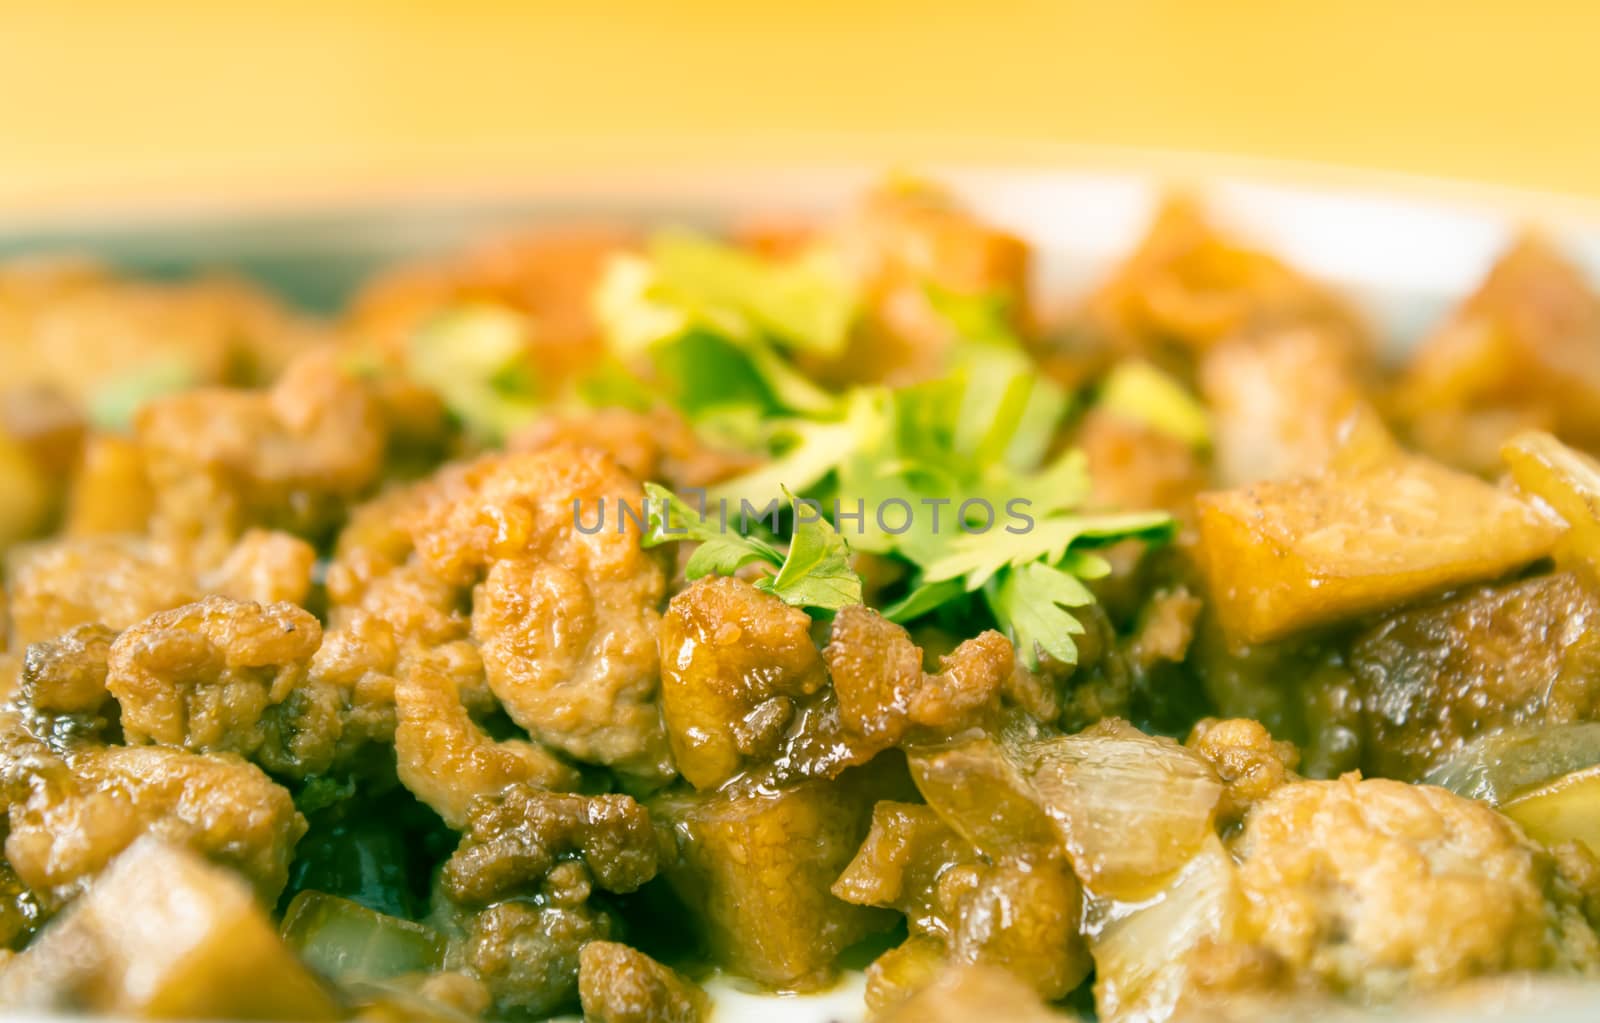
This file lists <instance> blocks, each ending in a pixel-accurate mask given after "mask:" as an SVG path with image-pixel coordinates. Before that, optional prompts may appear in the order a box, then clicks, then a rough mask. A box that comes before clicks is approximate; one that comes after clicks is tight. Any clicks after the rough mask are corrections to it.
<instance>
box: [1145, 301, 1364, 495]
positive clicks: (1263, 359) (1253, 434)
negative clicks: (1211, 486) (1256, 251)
mask: <svg viewBox="0 0 1600 1023" xmlns="http://www.w3.org/2000/svg"><path fill="white" fill-rule="evenodd" d="M1361 369H1362V367H1361V366H1359V365H1358V363H1357V360H1356V358H1355V357H1354V354H1353V353H1352V352H1351V350H1350V346H1349V344H1348V343H1346V342H1345V341H1344V340H1343V338H1342V337H1341V336H1340V335H1339V334H1337V333H1335V332H1332V331H1329V330H1328V329H1326V328H1321V329H1319V328H1317V327H1288V328H1284V329H1281V330H1274V331H1270V332H1266V333H1263V334H1261V335H1260V336H1256V337H1249V338H1239V339H1235V340H1231V341H1227V342H1224V343H1222V344H1219V345H1217V346H1216V347H1215V348H1212V349H1211V350H1209V351H1208V352H1206V353H1205V355H1204V356H1203V358H1202V359H1201V362H1200V370H1199V378H1200V391H1201V394H1202V395H1203V397H1204V398H1205V401H1206V406H1207V407H1208V409H1209V410H1210V412H1211V432H1212V445H1213V456H1214V463H1215V475H1216V479H1217V481H1218V482H1219V483H1221V484H1222V485H1223V486H1228V487H1237V486H1244V485H1246V484H1250V483H1256V482H1259V481H1261V480H1281V479H1288V478H1291V477H1294V476H1303V475H1305V474H1307V473H1309V472H1315V471H1316V470H1318V469H1321V468H1323V467H1325V466H1327V465H1328V464H1330V463H1331V462H1332V461H1333V458H1334V455H1335V453H1336V452H1337V451H1338V449H1339V448H1340V447H1341V446H1342V443H1343V441H1344V440H1345V438H1344V437H1343V436H1342V435H1343V434H1344V433H1345V432H1346V431H1347V430H1348V429H1349V428H1350V427H1351V417H1352V415H1353V414H1358V413H1359V414H1363V415H1366V416H1373V415H1374V414H1373V413H1372V411H1371V410H1370V409H1368V408H1367V407H1366V404H1365V398H1364V397H1363V396H1362V390H1363V388H1362V379H1361ZM1128 507H1143V506H1142V505H1130V506H1128Z"/></svg>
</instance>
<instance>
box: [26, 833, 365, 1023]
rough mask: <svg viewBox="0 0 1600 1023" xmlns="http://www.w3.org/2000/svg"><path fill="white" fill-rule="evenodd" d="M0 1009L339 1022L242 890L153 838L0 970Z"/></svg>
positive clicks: (318, 986)
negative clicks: (4, 1006)
mask: <svg viewBox="0 0 1600 1023" xmlns="http://www.w3.org/2000/svg"><path fill="white" fill-rule="evenodd" d="M0 1004H4V1005H6V1006H8V1007H10V1008H11V1009H13V1010H15V1009H19V1008H24V1007H26V1008H32V1009H35V1010H44V1011H49V1010H56V1011H78V1012H90V1013H97V1014H99V1013H103V1014H106V1015H120V1016H127V1017H134V1016H137V1017H141V1018H154V1019H164V1018H179V1019H262V1020H274V1019H297V1020H324V1019H327V1020H331V1019H336V1018H337V1017H338V1011H337V1009H336V1007H335V1004H334V999H333V997H332V995H331V993H330V992H329V991H327V989H326V988H325V987H324V985H323V983H322V982H321V981H320V980H318V979H317V978H315V977H314V976H313V975H312V973H311V972H310V971H309V970H307V969H306V967H305V966H304V965H303V964H302V963H301V962H300V961H299V960H298V959H297V958H295V956H294V953H292V952H291V951H290V950H289V949H288V948H287V947H286V946H285V945H284V943H283V941H282V940H281V939H280V938H279V937H278V932H277V928H275V927H274V926H273V924H272V921H271V920H270V919H269V918H268V916H267V914H266V912H265V911H264V910H263V909H262V907H261V906H260V904H259V903H258V902H257V901H256V897H255V893H254V892H252V891H251V890H250V889H249V887H248V886H247V885H245V884H243V883H241V882H240V881H239V879H238V878H236V877H233V876H231V875H229V874H228V873H227V872H225V871H222V870H218V869H217V868H216V867H214V866H211V865H209V864H207V863H206V862H205V861H203V860H201V859H199V858H198V857H196V856H195V855H194V854H192V853H190V852H188V851H187V850H185V849H183V848H182V847H181V846H176V845H171V844H168V843H165V842H163V841H162V840H160V839H158V838H153V837H152V838H145V839H142V840H140V841H139V842H137V843H135V844H134V845H133V846H132V847H130V848H129V849H128V850H127V851H126V852H125V853H123V854H122V855H121V856H119V857H117V860H116V862H115V863H113V864H112V865H111V867H110V868H109V869H107V870H106V872H105V873H104V874H103V875H101V877H100V878H99V879H97V880H96V881H95V883H94V885H93V887H91V888H90V889H89V891H88V893H87V894H85V895H84V897H83V898H82V899H80V900H79V901H78V902H77V903H76V904H75V905H73V906H72V907H71V908H70V909H69V910H68V911H67V912H66V913H65V914H64V915H63V916H61V917H60V918H59V919H57V920H55V921H53V922H52V923H51V924H50V926H49V927H48V928H47V929H46V930H45V931H44V933H43V934H41V935H40V936H39V938H38V939H37V940H36V941H35V942H34V943H33V944H32V945H31V946H30V947H29V948H28V949H27V951H25V952H23V953H22V954H21V955H19V956H17V957H16V958H14V959H12V960H11V961H10V962H9V963H6V964H5V965H4V966H0Z"/></svg>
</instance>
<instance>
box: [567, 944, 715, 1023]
mask: <svg viewBox="0 0 1600 1023" xmlns="http://www.w3.org/2000/svg"><path fill="white" fill-rule="evenodd" d="M578 996H579V998H580V999H581V1001H582V1003H583V1018H584V1019H585V1020H588V1021H589V1023H701V1020H703V1019H705V1018H706V1017H707V1016H708V1015H710V1013H711V1002H710V1000H709V999H708V998H706V993H705V992H704V991H702V990H701V989H700V985H698V984H696V983H695V982H694V981H692V980H690V979H688V978H687V977H685V976H683V975H682V974H680V973H678V972H677V971H676V970H673V969H671V968H669V967H666V966H663V965H661V964H660V963H658V962H656V961H655V960H654V959H651V958H650V957H649V956H647V955H645V954H644V953H643V952H640V951H638V950H637V949H632V948H629V947H628V946H627V945H622V944H618V943H617V942H615V941H591V942H589V943H588V944H587V945H585V946H583V951H582V952H581V953H579V956H578Z"/></svg>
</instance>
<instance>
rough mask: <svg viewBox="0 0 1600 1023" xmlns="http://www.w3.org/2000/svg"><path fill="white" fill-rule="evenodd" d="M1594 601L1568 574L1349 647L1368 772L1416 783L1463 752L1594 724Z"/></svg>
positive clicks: (1463, 603) (1457, 605)
mask: <svg viewBox="0 0 1600 1023" xmlns="http://www.w3.org/2000/svg"><path fill="white" fill-rule="evenodd" d="M1597 619H1600V594H1597V593H1596V592H1595V588H1594V586H1593V584H1592V583H1590V582H1589V581H1588V580H1587V579H1586V578H1585V577H1584V576H1583V575H1581V574H1580V573H1578V572H1575V571H1567V572H1556V573H1553V574H1550V575H1541V576H1536V577H1534V578H1531V579H1525V580H1522V581H1520V582H1514V583H1503V584H1495V585H1490V586H1479V587H1474V588H1472V589H1469V590H1467V591H1465V592H1463V593H1460V594H1457V595H1455V596H1452V597H1450V598H1449V599H1447V600H1444V601H1441V602H1439V603H1436V604H1433V605H1431V606H1427V607H1419V608H1413V609H1410V610H1407V611H1401V612H1399V613H1397V614H1394V615H1391V616H1389V617H1387V618H1385V619H1384V620H1383V621H1382V622H1379V623H1378V624H1376V625H1374V626H1372V627H1371V628H1370V629H1368V630H1366V631H1365V632H1363V633H1361V634H1360V635H1359V636H1357V637H1356V638H1355V639H1354V640H1352V641H1351V644H1350V647H1349V652H1348V655H1347V660H1348V662H1349V664H1350V667H1351V669H1352V670H1353V671H1354V673H1355V677H1356V679H1357V681H1358V682H1359V685H1360V694H1361V705H1362V708H1363V715H1362V716H1363V720H1364V723H1365V727H1366V733H1367V734H1366V742H1365V749H1366V760H1365V766H1366V768H1367V769H1368V770H1370V771H1372V772H1373V773H1376V774H1380V775H1384V776H1386V777H1391V778H1400V779H1402V780H1406V781H1414V780H1416V779H1418V778H1421V777H1422V776H1423V775H1425V774H1427V772H1428V770H1429V769H1430V768H1431V767H1433V766H1435V765H1436V764H1438V763H1439V762H1440V761H1442V760H1443V759H1445V758H1447V757H1448V756H1449V755H1450V754H1452V753H1454V752H1456V751H1457V750H1459V749H1460V748H1461V747H1462V746H1463V745H1465V744H1466V743H1467V742H1468V741H1470V740H1471V739H1473V738H1475V737H1476V736H1479V735H1485V734H1488V733H1490V732H1494V731H1498V730H1500V729H1504V728H1508V727H1512V726H1516V725H1529V726H1541V725H1555V724H1562V723H1566V722H1573V721H1591V720H1594V719H1595V718H1596V717H1597V716H1600V684H1597V682H1600V635H1596V634H1595V630H1594V629H1593V628H1592V627H1591V623H1593V622H1595V621H1596V620H1597Z"/></svg>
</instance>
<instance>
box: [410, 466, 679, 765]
mask: <svg viewBox="0 0 1600 1023" xmlns="http://www.w3.org/2000/svg"><path fill="white" fill-rule="evenodd" d="M643 499H644V491H643V488H642V487H641V486H640V484H639V483H638V482H637V481H636V480H634V479H633V478H631V477H630V476H628V475H627V474H626V473H625V472H623V471H622V470H621V469H620V468H618V467H617V465H616V463H615V462H613V461H612V460H611V459H610V458H609V457H607V456H606V455H604V454H602V453H600V452H596V451H591V450H587V449H581V448H558V449H552V450H547V451H540V452H531V453H521V454H510V455H504V456H492V457H488V458H484V459H482V460H480V461H478V462H476V463H474V464H473V465H471V466H470V467H468V468H467V469H466V470H465V471H464V472H462V473H459V474H455V475H450V476H447V477H446V478H445V479H444V481H443V483H442V485H441V487H440V492H439V494H438V495H437V497H436V499H435V500H434V501H433V502H432V503H431V504H430V506H429V507H428V509H427V510H426V511H425V512H424V513H423V514H422V515H421V516H419V520H418V522H417V524H416V525H415V527H414V536H415V539H416V545H417V550H418V552H419V553H420V554H421V556H422V557H423V559H424V560H425V561H426V562H427V564H428V566H429V567H430V568H431V569H432V570H433V571H434V573H435V574H437V575H438V576H439V577H440V578H441V579H443V580H445V581H447V582H449V583H451V584H454V585H460V586H469V585H470V586H473V587H474V589H473V596H472V634H473V638H474V639H475V640H476V641H477V644H478V647H479V650H480V651H481V652H482V655H483V666H484V671H485V673H486V674H487V677H488V682H489V687H490V689H492V690H493V691H494V695H495V696H496V697H497V698H498V699H499V700H500V703H501V704H502V705H503V706H504V707H505V710H506V713H508V714H510V715H511V717H512V719H513V720H514V721H516V722H517V724H519V725H521V726H522V727H523V728H526V729H527V730H528V731H529V732H530V733H531V734H532V735H533V736H534V737H535V738H537V739H540V740H541V741H544V742H548V743H549V744H551V745H552V746H555V747H558V748H560V749H562V750H564V751H565V752H567V753H569V754H571V755H572V756H574V757H576V758H578V759H580V760H585V761H590V762H594V763H600V764H605V765H607V766H609V767H612V768H614V769H616V770H619V771H621V772H623V773H625V774H630V775H634V776H636V777H639V778H641V779H644V780H648V781H659V780H662V779H665V778H667V777H670V776H671V765H670V763H669V760H668V755H667V743H666V735H665V731H664V730H663V728H662V725H661V714H660V709H659V707H658V706H657V702H656V689H657V685H658V676H659V668H658V661H657V653H656V630H657V628H658V626H659V623H660V619H661V615H660V611H659V610H658V608H659V607H660V604H661V601H662V598H663V597H664V596H665V594H666V573H665V571H664V569H663V567H662V563H661V561H660V559H659V557H658V556H657V555H656V553H655V552H652V551H646V550H644V549H642V548H641V546H640V544H639V527H638V525H637V523H636V522H634V521H632V520H627V519H624V518H623V517H621V516H620V505H619V502H621V503H625V504H628V505H629V506H631V507H632V508H634V509H635V510H638V509H640V508H642V507H643ZM602 501H604V502H605V503H606V504H607V505H610V506H611V508H610V511H611V519H610V522H611V523H612V524H613V525H611V526H608V527H606V528H602V529H600V530H599V531H597V532H585V531H584V530H580V529H579V528H578V526H579V515H580V511H581V510H585V509H598V508H600V507H601V502H602ZM587 514H588V515H592V514H594V512H593V511H588V512H587ZM583 521H585V522H587V521H589V519H588V518H587V517H585V518H584V519H583Z"/></svg>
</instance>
